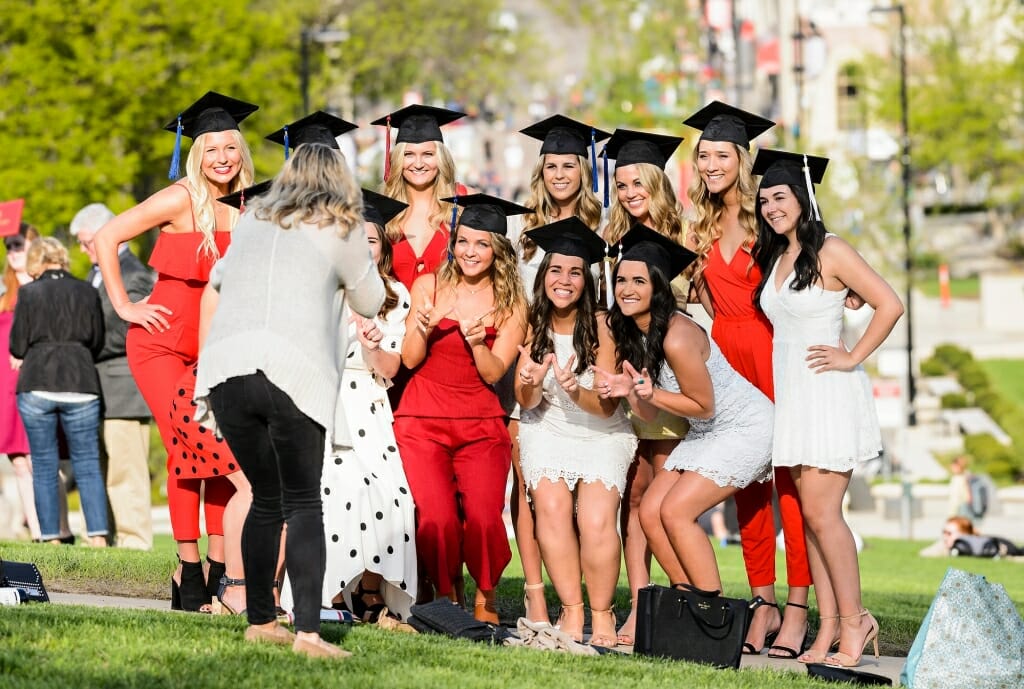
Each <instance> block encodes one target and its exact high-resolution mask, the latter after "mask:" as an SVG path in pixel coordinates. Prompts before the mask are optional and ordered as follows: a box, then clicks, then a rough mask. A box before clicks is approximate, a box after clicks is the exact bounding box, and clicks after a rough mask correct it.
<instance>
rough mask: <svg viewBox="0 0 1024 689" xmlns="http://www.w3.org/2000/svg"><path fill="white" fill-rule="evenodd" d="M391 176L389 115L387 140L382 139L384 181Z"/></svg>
mask: <svg viewBox="0 0 1024 689" xmlns="http://www.w3.org/2000/svg"><path fill="white" fill-rule="evenodd" d="M390 176H391V115H388V129H387V138H386V139H384V181H385V182H387V181H388V177H390Z"/></svg>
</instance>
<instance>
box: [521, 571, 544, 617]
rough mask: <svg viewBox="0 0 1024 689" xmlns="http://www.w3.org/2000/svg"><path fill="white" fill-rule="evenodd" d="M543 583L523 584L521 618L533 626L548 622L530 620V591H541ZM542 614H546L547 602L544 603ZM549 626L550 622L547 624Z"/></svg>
mask: <svg viewBox="0 0 1024 689" xmlns="http://www.w3.org/2000/svg"><path fill="white" fill-rule="evenodd" d="M543 590H544V582H543V581H542V582H540V583H539V584H523V616H524V617H526V619H528V620H530V622H533V623H535V624H537V623H540V622H548V620H532V619H530V591H543ZM544 612H545V614H546V613H547V601H545V603H544ZM548 623H549V624H550V622H548Z"/></svg>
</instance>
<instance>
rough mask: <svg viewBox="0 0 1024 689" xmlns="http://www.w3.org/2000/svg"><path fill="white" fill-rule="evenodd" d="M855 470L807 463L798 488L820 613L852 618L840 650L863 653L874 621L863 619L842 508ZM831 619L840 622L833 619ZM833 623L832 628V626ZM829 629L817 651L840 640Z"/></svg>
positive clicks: (822, 634)
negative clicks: (813, 465) (826, 467)
mask: <svg viewBox="0 0 1024 689" xmlns="http://www.w3.org/2000/svg"><path fill="white" fill-rule="evenodd" d="M850 473H851V472H844V473H838V472H831V471H823V470H820V469H815V468H811V467H802V468H801V470H800V478H799V480H798V482H797V487H798V490H799V492H800V502H801V505H802V506H803V510H804V524H805V526H806V530H807V545H808V549H807V550H808V553H807V554H808V561H809V562H810V565H811V576H812V578H813V580H814V582H815V589H816V594H817V598H818V607H819V611H820V613H821V616H822V617H823V618H825V617H829V618H831V617H832V616H833V615H839V616H842V617H845V618H847V619H846V620H844V621H843V622H844V623H843V624H841V625H839V633H840V643H839V650H840V652H842V653H845V654H847V655H849V656H852V657H860V653H861V650H862V649H863V643H864V639H865V637H866V636H867V634H868V633H869V632H870V630H871V628H872V624H871V622H870V621H869V619H868V618H867V617H866V616H865V617H858V615H859V614H860V612H861V611H862V610H863V608H862V607H861V596H860V568H859V566H858V563H857V546H856V544H855V543H854V540H853V533H852V532H851V531H850V527H849V526H848V525H847V523H846V520H845V519H844V517H843V512H842V502H843V495H844V494H845V493H846V488H847V486H848V485H849V482H850ZM826 602H827V603H828V608H827V609H826ZM833 606H834V607H833ZM829 621H830V622H831V623H832V624H835V623H836V622H835V621H833V620H831V619H829ZM832 624H830V625H829V626H830V627H832ZM824 627H825V625H824V623H823V625H822V629H821V630H819V632H818V638H816V639H815V640H814V645H813V646H812V650H814V651H816V652H822V651H827V650H828V648H829V646H831V643H832V641H831V640H832V639H833V638H834V637H833V636H827V637H826V635H825V629H824ZM832 629H835V628H834V627H832ZM823 637H826V638H823Z"/></svg>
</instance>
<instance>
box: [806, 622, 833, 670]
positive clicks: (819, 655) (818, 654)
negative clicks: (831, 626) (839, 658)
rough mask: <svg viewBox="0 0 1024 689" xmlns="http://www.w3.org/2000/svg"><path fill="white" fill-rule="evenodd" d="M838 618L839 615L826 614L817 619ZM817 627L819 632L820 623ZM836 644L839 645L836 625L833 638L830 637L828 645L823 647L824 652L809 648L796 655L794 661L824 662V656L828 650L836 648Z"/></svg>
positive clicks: (807, 662) (809, 663)
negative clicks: (830, 641)
mask: <svg viewBox="0 0 1024 689" xmlns="http://www.w3.org/2000/svg"><path fill="white" fill-rule="evenodd" d="M838 619H839V615H826V616H825V617H819V618H818V621H819V623H820V622H821V621H822V620H838ZM818 627H819V629H818V631H819V633H820V632H821V628H820V627H821V625H820V624H819V625H818ZM812 645H813V644H812ZM837 646H839V628H838V627H837V628H836V634H835V637H833V639H832V643H830V644H829V645H828V648H827V649H825V651H824V652H822V651H813V650H811V649H807V650H805V651H804V652H803V653H801V654H800V655H799V656H797V659H796V662H798V663H803V664H805V665H812V664H815V663H824V662H825V658H826V657H827V656H828V653H829V651H831V650H832V649H833V648H836V647H837Z"/></svg>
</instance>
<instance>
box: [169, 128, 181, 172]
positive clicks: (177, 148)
mask: <svg viewBox="0 0 1024 689" xmlns="http://www.w3.org/2000/svg"><path fill="white" fill-rule="evenodd" d="M180 167H181V115H178V129H177V131H176V132H175V134H174V153H173V154H171V167H170V169H169V170H168V171H167V179H169V180H171V181H175V180H177V179H178V177H179V168H180Z"/></svg>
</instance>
